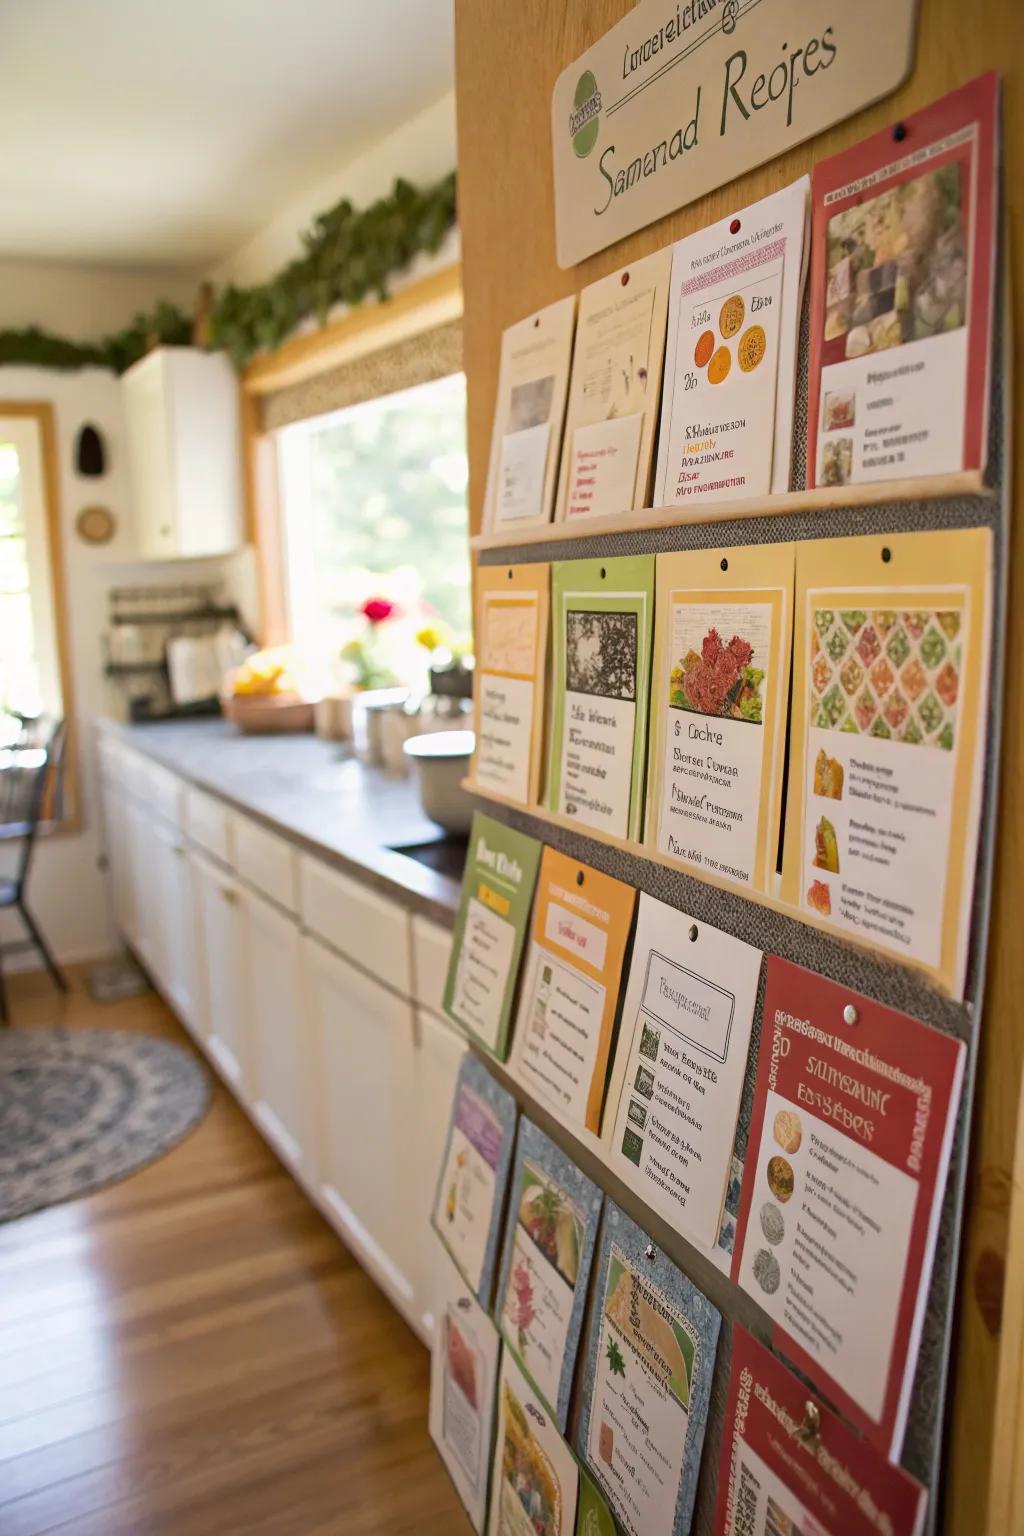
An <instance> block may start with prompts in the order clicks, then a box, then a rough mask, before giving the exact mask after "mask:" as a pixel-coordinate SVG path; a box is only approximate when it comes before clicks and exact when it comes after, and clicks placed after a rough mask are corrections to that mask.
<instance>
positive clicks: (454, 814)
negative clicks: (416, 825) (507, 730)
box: [402, 731, 476, 832]
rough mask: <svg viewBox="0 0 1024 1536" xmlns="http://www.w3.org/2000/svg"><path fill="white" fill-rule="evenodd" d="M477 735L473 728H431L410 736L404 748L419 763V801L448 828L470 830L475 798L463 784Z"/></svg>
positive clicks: (426, 810)
mask: <svg viewBox="0 0 1024 1536" xmlns="http://www.w3.org/2000/svg"><path fill="white" fill-rule="evenodd" d="M475 743H476V737H475V736H474V734H473V732H472V731H429V732H427V734H426V735H422V736H410V737H409V740H408V741H407V742H405V743H404V745H403V748H402V750H403V751H404V752H405V755H406V757H410V758H411V759H412V761H413V762H414V764H415V765H416V770H417V772H418V774H419V780H420V804H421V805H422V806H423V810H424V812H425V814H426V815H427V816H429V817H430V819H431V821H436V822H437V824H438V826H441V827H444V828H445V830H446V831H447V832H468V831H469V824H470V822H471V821H472V819H473V801H472V800H471V799H470V797H469V795H467V793H466V791H465V790H464V789H463V787H462V781H463V779H464V778H465V777H466V774H467V772H468V770H469V760H470V758H471V757H472V756H473V747H474V745H475Z"/></svg>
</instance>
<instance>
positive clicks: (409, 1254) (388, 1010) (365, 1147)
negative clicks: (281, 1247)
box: [301, 936, 424, 1322]
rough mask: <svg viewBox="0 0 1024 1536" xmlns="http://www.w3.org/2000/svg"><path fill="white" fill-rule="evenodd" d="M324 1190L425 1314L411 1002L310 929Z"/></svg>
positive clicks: (393, 1289)
mask: <svg viewBox="0 0 1024 1536" xmlns="http://www.w3.org/2000/svg"><path fill="white" fill-rule="evenodd" d="M301 963H302V968H303V978H304V983H305V993H306V1005H307V1018H308V1027H309V1049H310V1081H311V1083H312V1085H313V1094H314V1116H315V1122H316V1134H317V1182H318V1193H319V1199H320V1201H321V1203H322V1205H323V1207H324V1209H325V1210H326V1211H327V1213H328V1214H329V1215H330V1216H331V1218H332V1219H333V1220H334V1222H335V1224H336V1225H337V1226H338V1228H339V1230H340V1231H341V1233H342V1235H343V1237H344V1238H345V1240H346V1242H347V1243H348V1244H349V1245H350V1246H351V1247H352V1248H353V1249H354V1250H355V1252H356V1253H357V1255H358V1256H359V1258H360V1260H361V1261H362V1263H363V1264H364V1266H365V1267H366V1268H367V1269H368V1270H369V1271H370V1272H371V1274H373V1276H374V1278H375V1279H376V1280H377V1282H378V1283H379V1284H380V1285H381V1286H382V1287H383V1288H384V1290H386V1291H387V1292H388V1294H389V1295H390V1296H391V1298H392V1300H393V1301H394V1302H395V1303H396V1304H397V1305H398V1306H399V1307H400V1308H401V1310H402V1311H403V1312H404V1313H405V1315H406V1316H407V1317H408V1318H409V1319H410V1321H414V1320H415V1321H417V1322H418V1314H417V1298H416V1292H415V1279H414V1276H415V1274H416V1268H417V1264H418V1262H419V1260H418V1255H417V1253H416V1247H417V1243H419V1244H420V1245H421V1246H422V1243H423V1236H424V1235H423V1233H422V1232H419V1231H417V1230H416V1224H415V1223H414V1222H413V1221H411V1220H410V1212H411V1203H410V1188H411V1160H412V1154H413V1150H414V1138H413V1136H412V1135H411V1115H410V1111H411V1108H412V1104H413V1093H414V1057H415V1047H414V1038H413V1017H412V1005H411V1004H410V1003H409V1002H407V1001H406V1000H405V999H403V998H400V997H397V996H396V995H395V994H394V993H393V992H390V991H388V989H387V988H386V987H382V986H380V985H378V983H377V982H375V981H373V980H371V978H370V977H368V976H365V975H364V974H363V973H362V972H361V971H358V970H356V968H355V967H354V966H352V965H349V963H348V961H346V960H343V959H341V957H340V956H339V955H336V954H335V953H334V952H333V951H332V950H330V949H328V948H327V947H326V946H325V945H324V944H321V943H320V941H319V940H318V939H315V938H312V937H310V936H304V937H303V939H302V952H301Z"/></svg>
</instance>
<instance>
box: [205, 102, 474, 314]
mask: <svg viewBox="0 0 1024 1536" xmlns="http://www.w3.org/2000/svg"><path fill="white" fill-rule="evenodd" d="M454 166H455V92H454V91H449V92H448V93H447V94H446V95H444V96H442V97H441V98H440V99H439V100H438V101H435V102H434V103H433V105H432V106H429V107H427V108H426V109H425V110H424V111H422V112H420V113H418V114H417V115H416V116H415V117H412V118H410V119H409V121H408V122H406V123H403V124H402V126H401V127H400V128H398V129H396V130H395V132H394V133H391V134H388V136H387V137H386V138H383V139H380V140H379V141H378V142H377V143H375V144H372V145H369V146H368V147H367V148H366V149H364V150H362V151H361V152H360V153H359V154H358V155H355V156H353V157H352V158H351V159H349V160H348V161H347V162H346V163H345V164H344V165H343V166H341V167H339V169H338V170H337V171H336V172H335V174H334V175H333V176H330V177H329V178H327V180H325V181H319V182H317V183H316V185H315V186H312V187H310V188H309V189H308V191H307V192H306V193H305V194H304V195H303V196H302V197H301V198H299V199H297V200H296V201H295V202H292V203H289V204H288V205H287V207H285V208H282V209H281V211H280V213H278V214H277V215H276V217H275V218H273V219H272V220H271V222H270V223H269V224H266V225H264V227H263V228H262V229H261V230H259V231H257V233H256V234H255V235H254V236H253V237H252V239H250V240H247V241H246V242H245V244H244V245H243V246H241V247H240V248H239V249H238V250H237V251H235V252H234V253H233V254H232V255H231V256H229V257H228V258H227V259H226V260H225V261H222V262H220V263H219V264H218V265H217V267H216V268H215V269H214V270H213V272H212V273H211V274H210V275H211V277H212V278H213V280H214V282H216V283H218V284H220V283H239V284H249V283H260V282H265V281H266V279H267V278H268V277H271V276H272V275H273V274H274V272H276V271H277V270H278V268H279V267H282V266H284V265H285V263H286V262H289V261H292V260H293V259H294V258H295V257H296V256H297V255H299V253H300V243H299V237H300V235H301V233H302V232H303V231H304V230H306V229H308V228H309V226H310V224H311V223H312V222H313V220H314V218H315V217H316V215H317V214H319V213H323V212H324V211H325V210H326V209H328V208H331V207H333V206H334V204H335V203H336V202H338V201H339V199H340V198H342V197H348V198H351V200H352V202H353V204H354V205H355V207H356V208H362V207H363V206H365V204H367V203H370V202H373V201H374V200H375V199H376V198H378V197H382V196H384V195H385V194H386V193H388V192H390V191H391V188H392V185H393V184H394V181H395V178H396V177H398V176H402V177H404V178H405V180H406V181H411V182H413V183H414V185H417V186H427V185H428V184H429V183H431V182H434V181H440V179H441V177H442V176H447V174H448V172H449V171H450V170H452V169H453V168H454ZM457 259H458V239H457V235H455V234H454V232H453V235H452V236H450V237H449V241H448V242H446V245H445V248H444V250H443V251H441V252H439V253H438V255H437V257H435V258H433V259H432V260H429V261H428V260H427V259H426V258H424V259H421V261H419V262H417V263H416V264H415V274H412V273H411V274H410V277H411V276H412V275H417V276H419V275H423V274H424V273H425V272H426V271H427V270H428V269H429V268H430V267H433V266H449V265H450V264H451V263H452V262H453V261H456V260H457ZM396 286H398V285H396Z"/></svg>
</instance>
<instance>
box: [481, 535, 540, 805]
mask: <svg viewBox="0 0 1024 1536" xmlns="http://www.w3.org/2000/svg"><path fill="white" fill-rule="evenodd" d="M549 571H550V567H549V566H547V565H546V564H537V565H484V566H480V567H479V569H478V570H477V573H476V604H477V607H476V686H475V688H474V690H473V697H474V705H473V724H474V728H475V730H476V752H475V754H474V757H473V765H472V770H471V778H472V780H473V782H474V783H476V784H478V785H479V786H480V788H481V789H489V790H491V791H493V792H494V793H495V794H498V795H503V796H504V797H505V798H506V799H508V800H518V801H519V802H520V803H521V804H523V805H530V804H533V803H534V802H535V801H536V800H537V797H538V795H539V793H540V766H541V752H542V749H543V735H544V668H545V663H546V657H547V639H548V603H549V590H550V582H549Z"/></svg>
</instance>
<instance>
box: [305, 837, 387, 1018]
mask: <svg viewBox="0 0 1024 1536" xmlns="http://www.w3.org/2000/svg"><path fill="white" fill-rule="evenodd" d="M299 892H300V910H301V913H302V921H303V923H304V924H305V925H306V927H307V928H308V929H309V930H310V932H312V933H316V934H319V935H320V937H321V938H322V939H326V941H327V943H328V944H330V945H332V946H333V948H335V949H337V950H338V951H339V952H340V953H341V954H343V955H347V956H348V957H349V959H350V960H354V961H355V963H356V964H357V965H358V966H361V967H362V969H363V970H364V971H368V972H369V973H370V975H371V976H376V977H377V978H378V979H379V980H380V981H383V982H385V983H386V985H387V986H389V987H392V988H393V989H394V990H395V991H396V992H401V993H403V994H404V996H406V997H408V996H409V995H410V993H411V991H412V977H411V974H410V972H411V966H410V964H409V914H408V913H407V912H406V910H405V908H404V907H400V906H398V904H397V903H396V902H393V901H389V900H388V899H387V897H385V896H378V895H377V893H376V892H375V891H371V890H370V889H369V888H368V887H367V886H365V885H362V884H361V883H360V882H359V881H358V880H350V879H349V878H348V877H347V876H346V875H340V874H338V872H337V870H334V869H329V868H328V867H327V865H326V864H322V863H321V862H320V860H319V859H312V858H309V857H308V856H305V855H304V856H303V857H302V858H301V859H300V861H299Z"/></svg>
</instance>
